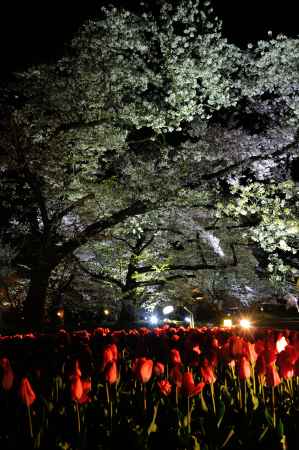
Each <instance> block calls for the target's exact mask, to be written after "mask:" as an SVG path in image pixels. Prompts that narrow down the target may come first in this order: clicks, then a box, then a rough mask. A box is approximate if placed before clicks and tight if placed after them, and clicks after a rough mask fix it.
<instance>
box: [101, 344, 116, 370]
mask: <svg viewBox="0 0 299 450" xmlns="http://www.w3.org/2000/svg"><path fill="white" fill-rule="evenodd" d="M114 356H115V349H113V348H111V345H107V346H106V347H105V348H104V351H103V365H102V367H103V369H105V367H106V365H107V364H108V363H109V362H111V361H114Z"/></svg>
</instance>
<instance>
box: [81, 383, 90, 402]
mask: <svg viewBox="0 0 299 450" xmlns="http://www.w3.org/2000/svg"><path fill="white" fill-rule="evenodd" d="M81 382H82V389H83V393H82V395H81V397H80V398H79V399H78V402H79V403H80V404H81V405H83V404H85V403H89V402H91V398H90V397H89V395H88V394H89V392H90V391H91V380H90V379H89V380H82V381H81Z"/></svg>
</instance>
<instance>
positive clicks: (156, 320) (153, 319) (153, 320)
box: [150, 316, 158, 325]
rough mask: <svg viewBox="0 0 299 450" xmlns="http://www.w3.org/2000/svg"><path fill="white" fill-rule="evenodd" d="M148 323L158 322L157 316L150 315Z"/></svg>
mask: <svg viewBox="0 0 299 450" xmlns="http://www.w3.org/2000/svg"><path fill="white" fill-rule="evenodd" d="M150 323H152V324H153V325H156V324H157V323H158V317H157V316H151V317H150Z"/></svg>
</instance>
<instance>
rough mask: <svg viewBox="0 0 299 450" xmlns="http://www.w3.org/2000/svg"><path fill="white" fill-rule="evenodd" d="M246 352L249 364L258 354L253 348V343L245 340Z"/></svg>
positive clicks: (254, 360) (253, 361) (253, 362)
mask: <svg viewBox="0 0 299 450" xmlns="http://www.w3.org/2000/svg"><path fill="white" fill-rule="evenodd" d="M246 353H247V354H246V355H245V356H247V358H248V359H249V361H250V362H251V364H255V362H256V360H257V356H258V355H257V352H256V350H255V345H254V344H252V343H251V342H246Z"/></svg>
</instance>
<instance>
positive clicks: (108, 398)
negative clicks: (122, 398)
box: [106, 382, 110, 405]
mask: <svg viewBox="0 0 299 450" xmlns="http://www.w3.org/2000/svg"><path fill="white" fill-rule="evenodd" d="M106 397H107V403H108V405H109V403H110V396H109V386H108V383H107V382H106Z"/></svg>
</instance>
